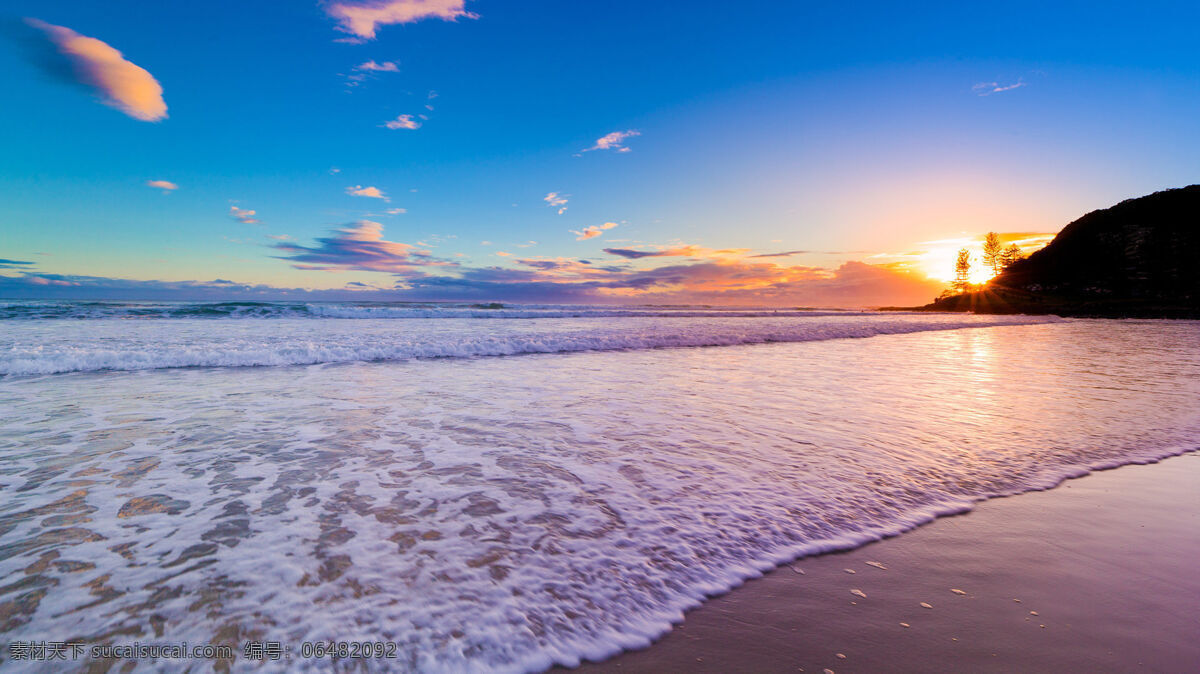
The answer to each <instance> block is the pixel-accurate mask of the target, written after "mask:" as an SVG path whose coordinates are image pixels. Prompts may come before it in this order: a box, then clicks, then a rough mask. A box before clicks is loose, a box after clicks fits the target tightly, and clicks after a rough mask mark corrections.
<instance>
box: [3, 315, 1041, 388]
mask: <svg viewBox="0 0 1200 674" xmlns="http://www.w3.org/2000/svg"><path fill="white" fill-rule="evenodd" d="M1055 320H1059V319H1056V318H1053V317H1030V316H989V317H977V316H963V315H928V314H880V313H872V314H844V313H842V314H820V315H815V316H814V315H804V316H786V317H775V316H771V317H765V316H757V317H753V318H748V317H736V318H729V317H725V316H722V317H720V318H713V317H701V318H697V317H686V316H685V317H680V316H674V315H673V316H671V317H663V316H651V317H646V316H637V317H623V318H621V319H620V320H619V321H615V322H614V321H612V320H599V319H597V318H596V317H593V316H589V317H587V318H586V319H574V320H572V319H544V320H539V321H517V322H499V323H497V322H491V321H477V320H471V319H444V318H443V319H438V320H419V319H413V320H408V321H402V322H397V321H392V320H386V319H377V320H353V321H342V320H332V319H326V320H319V321H314V320H310V319H286V318H280V319H278V320H275V321H210V320H204V319H182V318H181V319H175V320H169V321H161V320H160V321H125V320H114V319H97V320H87V321H78V320H69V319H59V320H41V321H10V322H7V323H0V375H36V374H55V373H62V372H80V371H91V370H150V369H159V368H176V367H247V366H272V365H276V366H277V365H312V364H316V363H345V362H354V361H381V360H408V359H414V358H473V357H482V356H514V355H520V354H530V353H567V352H576V351H612V350H633V349H654V348H664V347H701V346H733V345H739V344H761V343H767V342H808V341H820V340H826V339H845V338H861V337H873V336H877V335H895V334H905V333H912V332H925V331H929V330H956V329H962V328H978V327H988V326H996V325H1027V324H1032V323H1045V322H1049V321H1055Z"/></svg>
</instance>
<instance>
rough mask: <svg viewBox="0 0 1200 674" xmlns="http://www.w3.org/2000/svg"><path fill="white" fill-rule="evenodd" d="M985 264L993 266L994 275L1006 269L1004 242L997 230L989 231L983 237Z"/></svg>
mask: <svg viewBox="0 0 1200 674" xmlns="http://www.w3.org/2000/svg"><path fill="white" fill-rule="evenodd" d="M983 264H984V265H986V266H988V267H991V269H992V275H993V276H995V275H997V274H999V273H1000V272H1001V271H1003V270H1004V244H1002V243H1000V235H999V234H996V233H995V232H988V233H987V236H986V237H984V239H983Z"/></svg>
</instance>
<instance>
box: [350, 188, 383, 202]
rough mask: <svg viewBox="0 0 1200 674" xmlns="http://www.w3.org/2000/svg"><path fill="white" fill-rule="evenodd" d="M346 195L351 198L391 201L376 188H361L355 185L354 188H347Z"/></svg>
mask: <svg viewBox="0 0 1200 674" xmlns="http://www.w3.org/2000/svg"><path fill="white" fill-rule="evenodd" d="M346 194H349V195H350V196H352V197H370V198H371V199H383V200H384V201H391V199H389V198H388V196H387V195H386V194H384V193H383V191H382V190H380V189H379V188H378V187H370V186H367V187H363V186H362V185H355V186H354V187H347V188H346Z"/></svg>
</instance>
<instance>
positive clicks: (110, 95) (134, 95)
mask: <svg viewBox="0 0 1200 674" xmlns="http://www.w3.org/2000/svg"><path fill="white" fill-rule="evenodd" d="M26 21H27V22H28V23H29V25H31V26H33V27H35V28H38V29H40V30H42V31H43V32H45V33H46V36H47V37H48V38H49V39H50V41H51V42H53V43H54V45H55V46H56V47H58V51H59V52H60V53H61V54H62V55H63V56H65V57H67V59H69V60H70V61H71V65H72V66H73V68H74V71H75V77H76V78H77V80H78V81H79V82H82V83H83V84H86V85H88V86H90V87H92V88H94V89H95V90H96V91H98V92H99V93H100V94H101V96H102V97H103V101H104V103H105V104H106V105H110V106H112V107H114V108H117V109H118V110H120V111H121V112H124V113H125V114H127V115H129V116H130V117H133V118H134V119H140V120H142V121H146V122H155V121H158V120H160V119H164V118H166V116H167V104H166V102H165V101H164V100H163V95H162V94H163V89H162V86H161V85H159V83H158V80H156V79H154V76H153V75H151V74H150V73H149V71H147V70H146V69H145V68H142V67H141V66H138V65H136V64H134V63H132V62H130V61H128V60H126V59H125V57H124V56H123V55H122V54H121V52H119V51H117V50H116V49H114V48H112V47H110V46H109V45H108V44H106V43H104V42H102V41H101V40H97V39H96V38H94V37H87V36H85V35H80V34H79V33H76V32H75V31H73V30H71V29H70V28H66V27H64V26H55V25H53V24H49V23H46V22H45V21H40V20H38V19H26Z"/></svg>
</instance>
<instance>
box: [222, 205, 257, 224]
mask: <svg viewBox="0 0 1200 674" xmlns="http://www.w3.org/2000/svg"><path fill="white" fill-rule="evenodd" d="M257 214H258V213H257V211H254V210H250V209H245V208H238V207H237V206H230V207H229V217H231V218H233V219H234V220H237V221H238V222H240V223H242V224H243V225H257V224H260V223H262V220H259V219H257V218H255V217H254V216H255V215H257Z"/></svg>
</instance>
